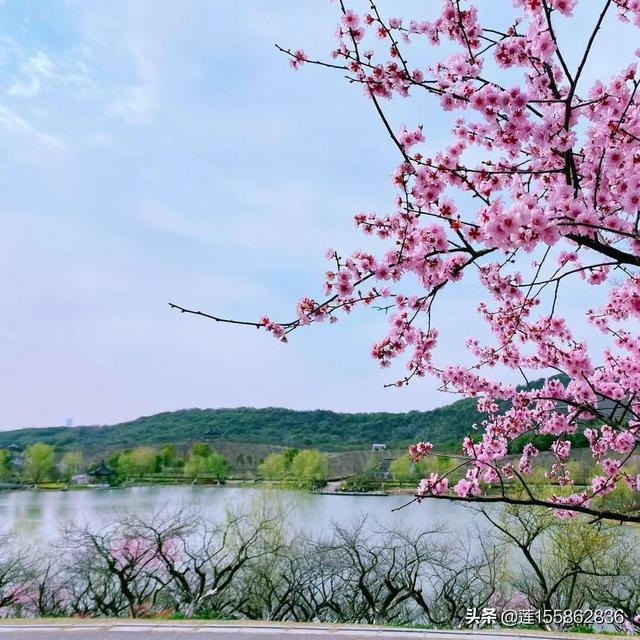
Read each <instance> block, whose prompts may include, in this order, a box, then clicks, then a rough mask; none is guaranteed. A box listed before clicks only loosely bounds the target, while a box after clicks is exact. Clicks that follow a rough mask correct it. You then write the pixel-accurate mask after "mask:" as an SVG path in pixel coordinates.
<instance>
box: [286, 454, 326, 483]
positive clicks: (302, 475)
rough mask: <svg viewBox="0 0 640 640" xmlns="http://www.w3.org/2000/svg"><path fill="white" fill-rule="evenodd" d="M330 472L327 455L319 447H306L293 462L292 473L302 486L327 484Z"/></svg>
mask: <svg viewBox="0 0 640 640" xmlns="http://www.w3.org/2000/svg"><path fill="white" fill-rule="evenodd" d="M327 473H328V461H327V456H326V455H325V454H324V453H321V452H320V451H318V450H317V449H304V450H303V451H301V452H300V453H298V454H297V455H296V457H295V458H294V459H293V461H292V463H291V475H292V476H293V477H294V478H295V480H296V481H297V482H298V484H299V485H300V486H302V487H318V486H322V485H324V484H325V482H326V480H327Z"/></svg>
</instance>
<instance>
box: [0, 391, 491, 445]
mask: <svg viewBox="0 0 640 640" xmlns="http://www.w3.org/2000/svg"><path fill="white" fill-rule="evenodd" d="M482 418H483V416H482V415H481V414H479V413H478V412H477V410H476V401H475V400H473V399H470V398H466V399H462V400H458V401H457V402H454V403H452V404H449V405H446V406H444V407H439V408H437V409H433V410H430V411H410V412H408V413H338V412H334V411H327V410H315V411H294V410H292V409H281V408H266V409H255V408H247V407H239V408H235V409H182V410H179V411H171V412H167V413H159V414H156V415H152V416H145V417H141V418H138V419H136V420H132V421H129V422H123V423H120V424H115V425H109V426H95V427H43V428H31V429H17V430H12V431H0V449H1V448H3V447H7V446H8V445H9V444H11V443H16V444H19V445H21V446H23V447H25V446H28V445H29V444H32V443H33V442H46V443H47V444H52V445H55V446H56V448H57V449H59V450H60V451H67V450H78V451H83V452H85V453H87V454H90V455H95V454H96V453H98V452H100V451H111V450H117V449H127V448H130V447H136V446H140V445H150V446H160V445H162V444H165V443H176V444H179V443H188V442H193V441H195V440H206V441H209V442H211V443H212V445H214V446H215V441H216V440H225V441H236V442H246V443H248V444H249V443H255V444H270V445H279V446H286V447H298V448H301V447H317V448H320V449H324V450H327V451H341V450H348V449H361V448H370V447H371V445H372V443H374V442H382V443H386V444H387V445H388V446H389V447H403V446H405V445H407V444H409V443H411V442H414V441H416V440H423V439H426V440H431V441H432V442H434V443H445V442H449V441H454V440H459V439H460V437H461V436H464V435H466V434H467V433H469V431H470V430H471V425H472V424H473V423H475V422H478V421H480V420H482Z"/></svg>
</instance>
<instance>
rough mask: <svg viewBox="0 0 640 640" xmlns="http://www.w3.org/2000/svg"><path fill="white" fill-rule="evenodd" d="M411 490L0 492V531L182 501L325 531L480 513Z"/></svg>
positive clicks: (26, 531) (453, 523) (47, 533)
mask: <svg viewBox="0 0 640 640" xmlns="http://www.w3.org/2000/svg"><path fill="white" fill-rule="evenodd" d="M406 502H407V497H406V496H388V497H384V498H383V497H368V496H327V495H314V494H310V493H304V492H295V491H276V490H270V489H241V488H231V487H229V488H226V487H225V488H212V487H190V486H189V487H184V486H183V487H131V488H127V489H113V490H106V489H87V490H82V491H68V492H62V491H11V492H0V532H2V533H9V532H14V533H17V534H19V535H20V536H21V537H27V538H30V539H33V540H34V541H36V540H37V541H40V542H44V543H49V542H53V541H55V540H56V538H57V537H58V535H59V530H60V528H61V527H62V526H64V525H65V524H69V523H76V524H90V525H92V526H95V527H100V526H104V525H106V524H108V523H109V522H112V521H113V520H115V519H118V518H119V517H122V516H123V515H127V514H135V515H137V516H140V517H145V516H151V515H153V514H155V513H158V512H160V511H164V512H174V511H177V510H179V509H182V510H187V511H194V512H197V513H199V514H201V515H203V516H205V517H207V518H209V519H211V520H214V521H221V520H223V519H224V517H225V514H226V513H227V511H228V510H229V509H234V508H239V507H241V508H245V509H251V510H253V511H256V510H260V511H262V512H266V513H270V512H271V513H277V512H284V511H286V512H288V514H289V519H290V522H291V524H292V526H293V527H295V528H296V529H303V530H305V531H308V532H310V533H316V534H318V533H322V532H323V530H325V529H326V528H327V526H328V525H329V524H331V523H338V524H343V525H344V524H348V523H350V522H352V521H353V520H356V519H359V518H361V517H362V516H365V515H366V516H369V518H370V521H371V526H374V523H379V524H380V525H382V526H391V525H402V526H410V527H415V528H431V527H433V526H434V525H435V524H436V523H445V524H447V525H449V527H450V528H452V529H464V528H467V527H468V526H469V524H470V523H471V520H472V519H473V518H475V517H477V516H476V515H475V514H474V512H472V511H470V510H469V509H466V508H465V507H463V506H460V505H456V504H452V503H448V502H446V501H425V502H423V503H422V504H421V505H411V506H409V507H407V508H405V509H402V510H400V511H396V512H393V511H392V509H394V508H396V507H399V506H401V505H403V504H405V503H406Z"/></svg>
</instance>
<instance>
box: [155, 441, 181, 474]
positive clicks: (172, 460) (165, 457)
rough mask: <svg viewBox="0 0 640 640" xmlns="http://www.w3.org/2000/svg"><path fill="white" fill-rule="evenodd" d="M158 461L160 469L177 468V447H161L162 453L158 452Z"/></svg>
mask: <svg viewBox="0 0 640 640" xmlns="http://www.w3.org/2000/svg"><path fill="white" fill-rule="evenodd" d="M158 460H159V463H160V467H162V468H163V469H172V468H174V467H177V466H178V465H177V462H178V453H177V451H176V445H175V444H165V445H164V446H163V447H160V451H158Z"/></svg>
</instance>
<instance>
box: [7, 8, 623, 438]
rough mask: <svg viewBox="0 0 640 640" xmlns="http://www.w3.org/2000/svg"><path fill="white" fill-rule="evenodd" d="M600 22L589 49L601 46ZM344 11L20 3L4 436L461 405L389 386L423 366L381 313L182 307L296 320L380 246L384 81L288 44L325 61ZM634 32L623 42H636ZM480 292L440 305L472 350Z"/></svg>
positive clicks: (12, 65)
mask: <svg viewBox="0 0 640 640" xmlns="http://www.w3.org/2000/svg"><path fill="white" fill-rule="evenodd" d="M436 4H438V3H434V5H433V7H430V8H435V5H436ZM481 4H482V3H481ZM504 4H506V5H508V3H504ZM588 4H589V3H587V5H588ZM484 6H485V9H486V10H488V11H489V12H493V13H494V14H496V15H498V14H499V13H500V12H501V11H502V8H501V7H498V6H497V3H493V2H492V3H491V5H488V4H487V3H486V2H485V3H484ZM406 7H407V8H408V9H411V8H413V7H416V8H420V11H416V12H415V13H414V14H413V15H422V14H423V13H424V3H421V2H416V1H413V2H407V3H406ZM408 13H410V11H408ZM583 14H584V15H583V16H582V17H579V19H578V21H577V22H576V23H574V25H573V26H572V28H571V30H570V31H568V32H567V37H568V38H569V39H572V38H573V39H576V40H579V39H584V38H585V37H586V35H585V34H586V33H587V32H586V30H582V29H581V28H580V26H581V25H584V26H586V25H587V24H590V23H591V22H592V16H590V15H589V9H588V7H587V11H586V12H584V11H583ZM583 18H584V20H583ZM581 20H583V21H582V22H581ZM335 23H336V5H335V4H330V3H329V2H325V1H324V0H279V1H278V2H264V1H260V0H216V2H210V1H209V0H171V1H170V2H168V1H167V2H162V3H159V2H157V1H156V0H5V1H4V2H3V3H2V4H1V5H0V296H1V297H2V307H3V313H2V316H1V318H0V429H9V428H16V427H30V426H52V425H60V424H63V423H64V422H65V420H66V419H67V418H72V419H73V420H74V423H75V424H109V423H114V422H118V421H124V420H127V419H133V418H135V417H138V416H140V415H150V414H153V413H157V412H161V411H171V410H175V409H182V408H189V407H235V406H256V407H264V406H283V407H289V408H294V409H315V408H326V409H334V410H339V411H407V410H414V409H415V410H424V409H428V408H432V407H434V406H439V405H442V404H444V403H446V402H448V401H450V400H451V398H450V397H449V396H443V395H442V394H440V393H438V392H437V391H436V389H435V385H434V384H433V383H432V382H430V381H427V380H425V381H420V382H419V383H417V384H414V385H411V386H410V387H409V388H407V389H402V390H395V389H392V390H389V389H383V385H384V384H385V383H387V382H391V381H393V380H394V379H396V377H398V375H399V374H401V373H402V370H401V369H397V370H395V371H389V370H385V371H381V370H380V369H379V368H378V366H377V364H376V363H375V362H374V361H373V360H372V359H371V357H370V355H369V352H370V346H371V343H372V342H374V341H375V340H376V339H377V338H378V337H380V336H381V335H382V333H383V332H384V329H385V324H384V320H383V319H382V318H381V317H380V316H379V314H375V313H358V314H354V316H353V317H351V318H349V319H347V320H346V321H341V322H339V323H338V324H337V325H336V326H332V327H329V326H323V325H318V326H315V327H312V328H309V329H305V330H303V331H299V332H297V333H296V334H295V335H294V336H292V340H291V342H290V343H289V344H288V345H282V344H280V343H278V342H277V341H275V340H273V339H272V338H269V337H268V336H266V335H265V334H264V333H263V332H256V331H253V330H247V329H242V328H240V327H236V326H225V325H218V324H214V323H211V322H208V321H203V320H201V319H198V318H194V317H187V316H181V315H179V314H177V313H176V312H173V311H171V310H170V309H169V307H168V304H167V303H168V302H170V301H171V302H176V303H178V304H181V305H184V306H187V307H191V308H198V309H201V310H203V311H208V312H211V313H216V314H217V315H222V316H229V317H235V318H242V319H256V318H259V317H260V316H261V315H263V314H267V315H269V316H270V317H272V318H274V319H276V320H287V319H289V318H291V317H292V316H293V312H294V308H295V303H296V301H297V300H298V299H299V298H300V297H301V296H302V295H307V294H309V295H312V296H317V295H319V294H320V285H321V281H322V275H323V273H324V271H325V269H326V262H325V260H324V253H325V250H326V249H327V248H328V247H336V248H339V249H341V250H342V251H341V252H343V253H348V252H349V251H350V250H352V249H354V248H357V247H359V246H360V245H361V240H360V237H359V235H358V233H357V231H356V230H355V229H354V226H353V223H352V216H353V214H355V213H357V212H358V211H373V210H378V211H384V210H385V207H388V206H389V204H390V203H391V202H392V198H393V195H394V191H393V188H392V185H391V181H390V174H391V172H392V171H393V169H394V167H395V164H396V162H397V156H396V153H395V151H394V149H393V147H392V146H391V145H390V144H388V140H387V138H386V136H385V133H384V131H383V130H382V128H381V127H380V123H379V121H378V120H377V118H376V116H375V114H374V112H373V110H372V109H371V105H370V104H369V102H368V101H367V99H366V98H365V97H364V95H363V93H362V91H361V89H359V88H357V87H350V86H348V85H347V83H345V82H344V80H343V79H342V78H341V77H340V75H339V74H333V73H328V72H323V71H322V70H319V69H310V68H309V67H305V68H304V69H303V70H301V71H298V72H295V73H294V72H292V71H291V70H290V68H289V66H288V64H287V61H286V60H285V59H284V57H283V55H282V54H280V53H278V52H277V51H276V49H275V48H274V43H279V44H282V45H284V46H287V47H288V46H291V47H294V48H297V47H299V46H303V47H304V48H305V49H306V50H307V51H310V52H317V53H318V54H319V55H325V53H326V52H328V51H329V50H330V49H331V47H332V46H334V42H335V40H334V35H333V34H334V29H335ZM576 25H577V28H576ZM620 38H621V36H620V33H619V32H618V31H615V30H614V31H612V32H610V33H608V34H607V33H605V34H604V35H603V39H604V41H605V44H607V45H609V46H613V44H614V43H615V44H616V51H618V50H619V49H620V48H621V47H622V49H624V47H625V46H626V44H622V45H621V44H620V43H621V42H624V43H626V42H627V40H621V39H620ZM628 44H629V47H631V39H629V40H628ZM605 50H606V47H605ZM609 50H611V49H609ZM631 50H632V49H631ZM616 59H617V58H616ZM609 62H613V56H610V57H609V58H607V57H606V56H605V57H604V58H603V57H600V58H598V60H597V61H596V62H595V66H594V67H593V68H591V69H589V70H588V72H587V73H588V74H592V76H593V77H596V76H597V75H598V74H601V73H604V72H605V71H606V70H607V64H608V63H609ZM402 109H404V111H402ZM391 110H392V114H393V115H394V117H396V120H397V122H398V125H399V123H400V122H401V121H403V120H402V119H403V118H404V119H405V121H406V122H407V123H408V124H411V125H415V124H418V123H421V122H422V123H424V124H425V132H426V133H427V135H428V136H429V137H430V141H431V142H432V143H433V144H434V145H435V146H436V147H438V146H440V145H441V143H443V142H444V140H446V137H447V135H446V134H447V128H448V122H447V121H446V118H443V117H442V116H439V115H438V114H437V111H436V110H435V109H433V104H432V105H431V108H429V105H428V104H425V103H420V102H411V103H407V104H406V105H401V106H397V105H395V104H393V105H391ZM575 295H576V296H579V295H580V294H579V293H578V292H576V293H575ZM470 296H471V292H470V290H468V289H466V288H465V286H462V287H458V288H457V290H456V291H454V292H452V295H450V296H449V297H447V298H446V299H443V301H442V303H441V304H440V305H439V307H438V313H439V314H440V319H441V321H442V322H443V323H444V324H445V325H446V331H445V332H444V335H443V338H442V348H443V349H444V350H445V351H447V353H448V354H450V355H451V357H452V359H456V358H464V354H463V351H464V346H463V343H464V340H463V339H464V338H465V337H466V336H468V335H470V334H473V335H482V331H483V329H482V327H480V326H478V320H477V316H476V315H475V314H474V312H473V308H474V306H475V305H473V304H472V305H471V306H470V304H469V302H470Z"/></svg>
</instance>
